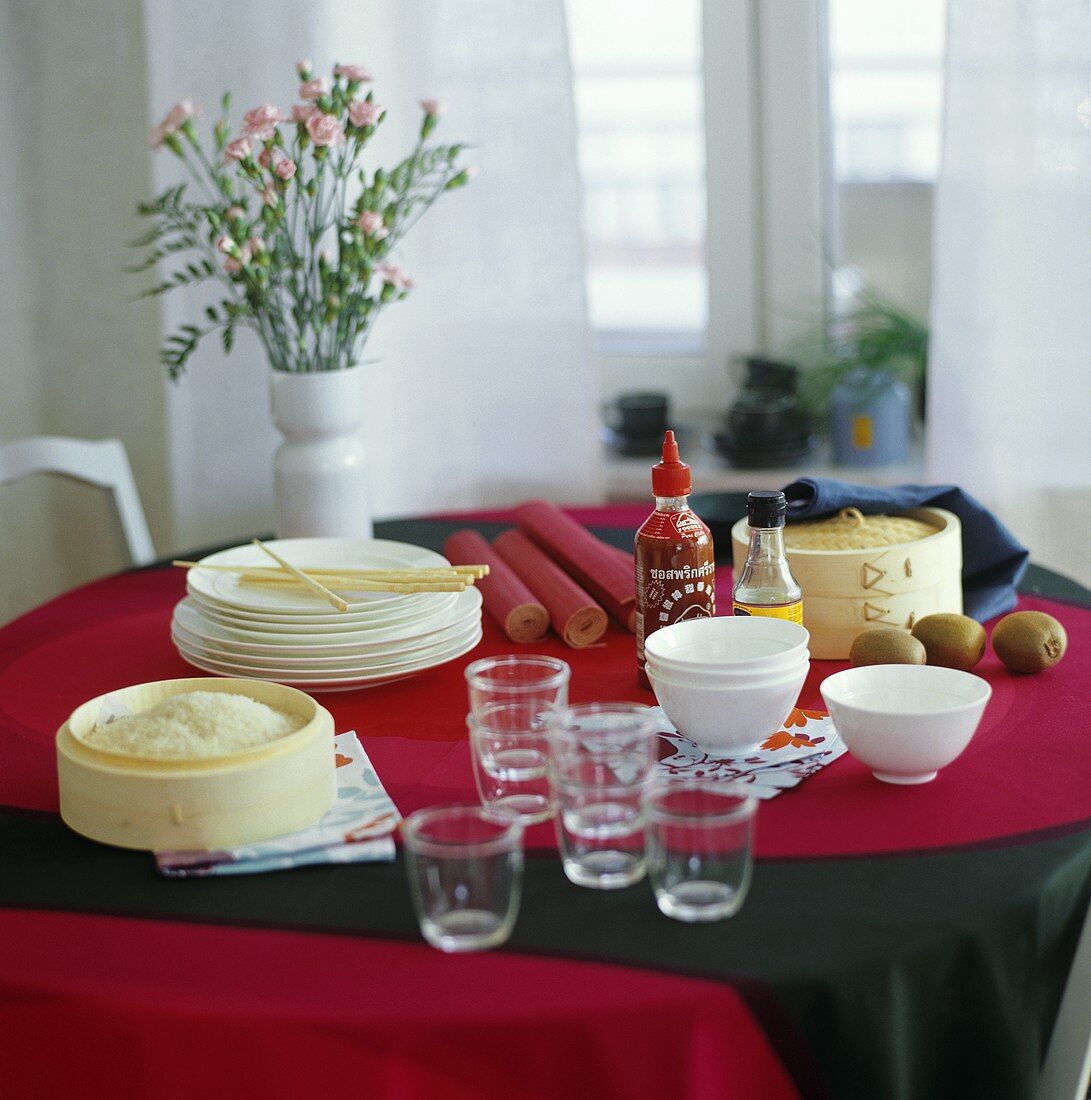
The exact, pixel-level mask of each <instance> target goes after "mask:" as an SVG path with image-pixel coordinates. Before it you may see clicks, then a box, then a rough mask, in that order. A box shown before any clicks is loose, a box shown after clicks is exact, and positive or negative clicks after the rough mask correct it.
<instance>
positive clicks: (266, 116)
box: [242, 103, 284, 141]
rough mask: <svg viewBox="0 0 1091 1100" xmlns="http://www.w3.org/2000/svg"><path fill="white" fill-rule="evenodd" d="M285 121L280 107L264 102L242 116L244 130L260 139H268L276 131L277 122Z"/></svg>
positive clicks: (245, 132)
mask: <svg viewBox="0 0 1091 1100" xmlns="http://www.w3.org/2000/svg"><path fill="white" fill-rule="evenodd" d="M283 121H284V116H283V115H282V114H281V113H280V108H279V107H275V106H274V105H273V104H272V103H263V104H262V105H261V106H260V107H255V108H254V109H253V110H252V111H247V112H246V114H245V115H243V116H242V132H243V133H244V134H247V135H248V136H250V137H255V138H257V139H258V140H259V141H268V140H269V139H270V138H271V137H272V136H273V134H275V133H276V129H277V123H278V122H283Z"/></svg>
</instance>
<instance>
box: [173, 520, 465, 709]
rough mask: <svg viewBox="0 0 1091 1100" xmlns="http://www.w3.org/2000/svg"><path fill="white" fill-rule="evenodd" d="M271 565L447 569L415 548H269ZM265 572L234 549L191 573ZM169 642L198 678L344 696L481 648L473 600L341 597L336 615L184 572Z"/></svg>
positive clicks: (229, 580)
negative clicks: (232, 568)
mask: <svg viewBox="0 0 1091 1100" xmlns="http://www.w3.org/2000/svg"><path fill="white" fill-rule="evenodd" d="M267 545H268V546H270V547H271V548H272V549H273V550H274V551H275V552H276V553H277V554H279V555H280V557H282V558H284V559H285V560H286V561H289V562H291V563H292V564H293V565H297V566H300V567H301V568H308V567H309V568H312V569H330V568H333V569H421V568H438V567H443V566H447V565H449V564H450V563H449V562H448V561H447V559H446V558H444V557H442V556H440V555H439V554H436V553H433V552H432V551H431V550H426V549H424V548H423V547H420V546H411V545H409V544H408V543H404V542H388V541H385V540H383V539H279V540H277V541H274V542H270V543H268V544H267ZM272 564H275V563H273V562H272V560H271V559H270V558H269V557H267V556H266V555H265V554H264V553H263V552H262V550H261V549H260V547H257V546H249V545H247V546H236V547H234V548H233V549H231V550H223V551H221V552H220V553H218V554H211V555H210V556H209V557H207V558H202V559H201V565H236V566H238V565H247V566H251V565H252V566H268V565H272ZM186 590H187V592H188V595H187V597H186V598H185V599H184V600H182V601H181V603H179V604H178V606H177V607H176V608H175V609H174V618H173V619H172V621H171V638H172V640H173V641H174V644H175V645H176V646H177V647H178V650H179V652H180V653H181V654H182V656H183V657H184V658H185V659H186V660H187V661H188V662H189V663H190V664H191V665H195V666H196V667H197V668H199V669H202V670H203V671H205V672H215V673H218V674H220V675H222V676H245V677H249V678H250V679H254V680H273V681H276V682H277V683H282V684H293V685H297V686H299V687H302V688H303V689H304V690H306V691H352V690H354V689H356V688H361V687H371V686H375V685H378V684H385V683H389V682H390V681H392V680H400V679H402V678H403V677H405V676H409V675H411V674H413V673H415V672H423V671H425V670H426V669H430V668H434V667H435V666H436V665H442V664H445V663H446V662H447V661H453V660H454V659H455V658H457V657H461V656H463V655H464V654H466V653H469V651H470V650H471V649H473V648H474V646H476V645H477V643H478V642H479V641H480V640H481V593H480V592H479V591H478V590H477V589H476V588H473V587H471V588H467V589H466V590H465V591H463V592H419V593H413V594H412V595H396V594H394V593H389V592H377V593H342V594H343V595H344V597H345V599H346V600H347V601H349V603H350V604H351V608H350V610H349V611H338V610H336V609H335V608H333V607H330V605H329V604H327V603H325V602H324V601H323V600H322V599H321V597H319V596H317V595H314V596H312V595H310V594H309V593H305V592H302V591H300V590H298V589H291V590H287V591H279V590H277V589H275V588H262V587H255V586H250V585H245V584H241V583H240V581H239V578H238V576H237V575H236V574H234V573H228V572H219V571H217V570H213V569H202V568H201V567H200V566H197V567H195V568H193V569H190V571H189V573H188V574H187V576H186Z"/></svg>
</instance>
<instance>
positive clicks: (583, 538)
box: [515, 500, 636, 631]
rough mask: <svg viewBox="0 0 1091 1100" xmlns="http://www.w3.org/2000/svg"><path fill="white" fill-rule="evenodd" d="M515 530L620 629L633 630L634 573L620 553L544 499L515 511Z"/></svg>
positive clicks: (634, 614) (523, 505)
mask: <svg viewBox="0 0 1091 1100" xmlns="http://www.w3.org/2000/svg"><path fill="white" fill-rule="evenodd" d="M515 515H516V518H517V519H518V520H519V528H520V530H522V531H524V532H525V533H526V534H527V535H529V536H530V537H531V538H532V539H533V540H534V542H535V543H537V545H538V546H540V547H541V548H542V549H543V550H545V552H546V553H547V554H549V556H550V557H551V558H552V559H553V560H554V561H555V562H557V563H558V564H559V565H560V566H561V567H562V568H563V569H564V571H565V572H566V573H567V574H568V575H569V576H571V577H574V578H575V579H576V580H577V581H579V583H580V584H582V585H583V586H584V588H586V589H587V591H588V592H590V593H591V595H592V596H594V597H595V599H596V600H598V602H599V603H600V604H602V606H603V607H605V608H606V610H607V611H609V612H610V614H611V615H613V617H614V618H615V619H617V621H618V622H619V623H621V624H622V626H625V627H627V628H628V629H629V630H632V631H635V630H636V573H635V570H634V567H633V563H632V561H631V560H630V559H628V558H626V557H623V556H622V552H621V551H619V550H618V549H617V548H616V547H614V546H609V545H607V544H606V543H605V542H603V541H602V540H601V539H597V538H595V536H594V535H592V534H591V532H590V531H588V530H587V528H586V527H583V526H581V525H580V524H579V523H577V522H576V521H575V520H574V519H570V518H569V517H568V516H566V515H565V514H564V512H562V511H561V510H560V508H558V507H557V505H556V504H551V503H550V502H549V501H547V500H528V501H527V502H526V503H525V504H520V505H519V507H518V508H516V509H515Z"/></svg>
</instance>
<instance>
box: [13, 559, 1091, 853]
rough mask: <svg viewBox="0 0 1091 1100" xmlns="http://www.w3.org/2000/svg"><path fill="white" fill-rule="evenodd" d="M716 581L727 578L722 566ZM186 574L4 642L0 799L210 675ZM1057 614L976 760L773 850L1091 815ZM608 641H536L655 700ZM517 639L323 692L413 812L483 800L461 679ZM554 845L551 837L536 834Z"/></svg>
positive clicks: (22, 794) (836, 795)
mask: <svg viewBox="0 0 1091 1100" xmlns="http://www.w3.org/2000/svg"><path fill="white" fill-rule="evenodd" d="M718 583H719V584H720V585H722V586H725V587H726V585H727V584H728V583H729V573H728V571H725V570H721V571H720V573H719V575H718ZM184 589H185V578H184V575H183V573H182V571H181V570H170V569H165V570H157V571H150V572H142V573H130V574H125V575H121V576H117V577H111V578H108V579H106V580H103V581H99V582H96V583H94V584H91V585H88V586H86V587H84V588H80V589H77V590H76V591H74V592H71V593H69V594H68V595H66V596H63V597H61V598H60V599H59V600H55V601H53V602H52V603H49V604H46V605H45V606H44V607H42V608H40V609H38V610H37V611H35V612H32V613H31V614H30V615H28V616H25V617H24V618H23V619H20V620H18V621H17V622H15V623H13V624H11V625H10V626H8V627H6V628H4V629H3V630H2V631H0V753H2V754H3V761H4V766H3V768H2V769H0V803H2V804H8V805H14V806H24V807H31V808H35V809H50V810H52V809H55V808H56V805H57V794H56V777H55V767H54V750H53V735H54V733H55V732H56V729H57V727H58V726H59V725H60V724H61V723H62V722H63V721H64V719H65V718H66V717H67V716H68V714H69V713H70V712H71V711H72V710H73V709H74V708H75V707H76V706H77V705H79V704H80V703H81V702H83V701H84V700H86V699H88V698H91V697H93V696H95V695H99V694H101V693H102V692H105V691H109V690H111V689H113V688H117V687H123V686H125V685H126V684H132V683H140V682H143V681H145V680H158V679H165V678H169V677H178V676H193V675H200V673H199V672H198V671H197V670H194V669H193V668H191V666H189V665H187V664H186V663H185V662H184V661H183V660H182V659H181V657H179V656H178V654H177V652H176V651H175V649H174V647H173V646H172V645H171V642H170V637H169V628H168V624H169V620H170V614H171V608H172V607H173V606H174V604H175V603H176V602H177V601H178V600H179V599H181V597H182V596H183V594H184ZM1020 607H1021V608H1034V609H1039V610H1044V611H1048V612H1049V613H1050V614H1052V615H1055V616H1056V617H1057V618H1058V619H1059V620H1060V621H1061V622H1062V623H1063V624H1064V626H1065V629H1066V630H1067V631H1068V635H1069V640H1070V644H1069V652H1068V654H1067V656H1066V657H1065V659H1064V660H1063V661H1062V662H1061V663H1060V664H1059V665H1058V666H1057V667H1056V668H1054V669H1052V670H1050V671H1049V672H1046V673H1042V674H1040V675H1037V676H1018V675H1015V674H1013V673H1010V672H1008V671H1007V670H1006V669H1005V668H1004V667H1003V666H1002V665H1001V664H1000V662H999V661H998V660H997V658H996V657H995V656H994V655H993V653H992V650H991V648H990V649H989V651H988V652H987V655H986V657H985V658H984V660H983V661H982V662H981V663H980V665H978V666H977V668H976V669H975V670H974V671H975V672H976V673H977V674H979V675H981V676H983V677H985V679H987V680H988V681H989V682H990V683H991V684H992V687H993V697H992V699H991V701H990V702H989V706H988V709H987V710H986V713H985V717H984V719H983V720H982V723H981V726H980V727H979V729H978V732H977V734H976V735H975V737H974V740H973V742H972V743H971V744H970V747H969V748H968V749H967V750H966V752H965V753H964V754H963V755H962V756H961V757H960V758H959V759H958V760H956V761H955V762H954V763H953V764H951V765H949V766H948V767H947V768H945V769H943V771H941V772H940V774H939V777H938V778H937V779H936V780H935V781H934V782H932V783H928V784H924V785H922V786H915V787H892V786H889V785H887V784H884V783H880V782H878V781H877V780H875V779H874V778H872V776H871V774H870V772H869V771H868V769H866V768H865V767H864V766H863V765H861V764H859V763H858V762H857V761H855V760H854V759H852V758H851V757H849V756H845V757H842V759H841V760H839V761H837V762H836V763H835V764H833V765H832V766H830V767H828V768H826V769H824V770H823V771H822V772H820V773H818V774H817V775H815V776H812V777H811V778H809V779H808V780H806V781H805V782H804V783H803V784H802V785H801V786H800V787H798V788H796V789H795V790H793V791H791V792H789V793H787V794H783V795H780V796H779V797H778V798H776V799H775V800H774V801H772V802H770V803H769V804H768V805H766V806H764V807H763V808H762V813H761V826H760V829H759V830H758V838H757V849H756V850H757V854H758V856H759V857H764V858H776V857H795V856H844V855H852V854H861V853H873V852H888V851H889V852H894V851H910V850H916V849H925V848H934V847H946V846H957V845H965V844H977V843H983V842H988V841H990V840H995V839H998V838H1004V837H1012V836H1015V835H1018V834H1023V833H1034V832H1040V831H1045V830H1051V829H1057V828H1063V827H1066V826H1073V825H1079V824H1081V823H1087V822H1088V821H1089V820H1091V785H1089V781H1091V753H1089V752H1088V741H1087V729H1088V723H1087V721H1086V718H1085V711H1086V707H1087V701H1088V693H1087V684H1088V683H1089V682H1091V611H1087V610H1084V609H1082V608H1077V607H1070V606H1066V605H1062V604H1057V603H1055V602H1053V601H1047V600H1038V599H1027V598H1024V599H1023V600H1021V602H1020ZM607 642H608V644H607V645H606V646H604V647H602V648H594V649H586V650H571V649H568V648H567V647H566V646H564V645H563V644H562V643H561V642H559V641H558V640H557V639H555V638H553V637H552V636H551V638H550V639H549V640H547V641H546V642H543V643H541V644H536V645H535V646H534V647H533V648H534V649H536V650H538V651H541V652H548V653H552V654H555V655H557V656H560V657H562V658H564V659H565V660H567V661H569V662H570V663H571V665H572V669H573V673H572V683H571V698H572V700H573V701H584V700H592V699H625V698H629V699H634V700H637V701H642V702H648V703H651V702H654V699H653V697H652V695H651V693H650V692H647V691H644V690H642V689H641V688H640V687H639V686H638V685H637V682H636V678H635V674H634V667H635V664H634V657H633V644H634V643H633V637H632V635H630V634H626V633H624V632H623V631H621V630H620V629H619V628H617V627H612V628H611V631H610V633H609V634H608V636H607ZM511 648H512V647H511V643H510V642H508V641H507V639H505V638H504V636H503V635H502V633H501V632H500V631H499V629H498V628H497V627H496V626H495V624H493V623H492V622H491V621H490V620H488V618H486V620H485V638H484V640H483V641H482V643H481V645H480V646H479V647H478V648H477V649H476V650H475V651H474V653H473V655H472V657H469V658H466V659H463V660H459V661H455V662H453V663H451V664H449V665H446V666H444V667H442V668H439V669H435V670H433V671H431V672H429V673H426V674H424V675H422V676H418V677H414V678H412V679H409V680H403V681H401V682H399V683H395V684H391V685H388V686H385V687H382V688H379V689H374V688H373V689H370V690H365V691H359V692H351V693H346V694H329V695H325V696H322V702H323V704H324V705H326V706H327V707H329V709H330V710H331V711H332V712H333V715H334V718H335V720H336V722H337V728H338V729H340V730H346V729H356V730H357V732H358V733H359V734H360V735H361V736H362V737H363V739H364V742H365V745H366V747H367V750H368V753H369V754H370V756H371V759H372V761H373V763H374V764H375V766H376V768H377V769H378V772H379V774H380V775H381V776H382V778H383V781H384V783H385V784H386V785H387V787H388V789H389V790H390V792H391V794H392V795H393V796H394V797H395V799H396V800H397V802H398V805H399V807H400V808H401V809H402V811H403V812H409V811H411V810H413V809H416V808H418V807H420V806H424V805H428V804H430V803H434V802H436V801H444V800H446V801H449V800H451V799H456V798H459V797H466V796H469V795H471V794H472V791H473V779H472V773H471V770H470V758H469V749H468V746H467V742H466V733H465V724H464V721H463V717H464V714H465V710H466V690H465V684H464V681H463V677H462V670H463V668H464V667H465V665H466V663H467V662H468V661H469V660H471V659H475V658H477V657H480V656H485V655H489V654H494V653H503V652H506V651H508V650H509V649H511ZM841 667H844V666H843V664H841V663H838V662H832V661H815V662H813V663H812V668H811V673H810V675H809V676H808V678H807V682H806V684H805V685H804V688H803V692H802V694H801V696H800V700H801V705H802V706H804V707H807V708H815V709H822V707H823V704H822V699H821V696H820V695H819V692H818V685H819V684H820V683H821V682H822V680H823V679H824V678H825V677H826V676H828V675H830V674H831V673H832V672H834V671H836V670H837V669H839V668H841ZM528 843H529V844H530V845H531V846H532V847H541V846H543V845H544V846H550V845H551V844H552V832H551V830H550V827H549V826H538V827H536V828H535V829H533V830H531V832H530V834H529V836H528Z"/></svg>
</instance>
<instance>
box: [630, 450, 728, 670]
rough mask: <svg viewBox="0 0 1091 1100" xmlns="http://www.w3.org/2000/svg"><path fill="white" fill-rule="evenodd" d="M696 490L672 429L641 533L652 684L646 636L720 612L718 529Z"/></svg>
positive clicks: (642, 608)
mask: <svg viewBox="0 0 1091 1100" xmlns="http://www.w3.org/2000/svg"><path fill="white" fill-rule="evenodd" d="M690 488H691V485H690V470H689V467H688V466H687V465H686V464H685V463H684V462H682V461H681V459H679V457H678V444H677V442H676V441H675V438H674V432H667V434H666V435H665V436H664V438H663V457H662V459H661V461H659V462H657V463H656V464H655V465H654V466H653V467H652V492H653V493H655V511H654V512H652V514H651V515H650V516H648V518H647V519H646V520H645V521H644V523H643V525H642V526H641V528H640V530H639V531H637V533H636V667H637V675H638V676H639V678H640V683H641V685H642V686H643V687H646V688H650V687H651V684H650V682H649V681H648V675H647V673H646V672H645V671H644V640H645V638H647V637H648V635H649V634H652V633H654V632H655V631H656V630H658V629H659V628H660V627H661V626H669V625H670V624H671V623H676V622H680V621H681V620H683V619H697V618H708V617H711V616H713V615H715V614H716V563H715V561H714V559H713V554H712V533H711V532H710V531H709V529H708V528H707V527H706V526H705V525H704V524H703V523H702V522H701V520H700V519H698V517H697V516H696V515H695V514H694V513H693V512H692V511H691V510H690V507H689V503H688V498H689V493H690Z"/></svg>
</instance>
